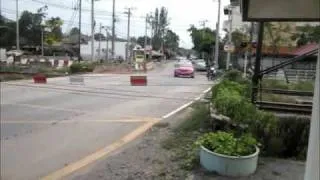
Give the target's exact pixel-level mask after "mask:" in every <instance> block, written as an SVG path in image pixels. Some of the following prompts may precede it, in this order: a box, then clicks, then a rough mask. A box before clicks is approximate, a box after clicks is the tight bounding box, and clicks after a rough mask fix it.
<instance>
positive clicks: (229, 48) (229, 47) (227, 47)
mask: <svg viewBox="0 0 320 180" xmlns="http://www.w3.org/2000/svg"><path fill="white" fill-rule="evenodd" d="M223 49H224V51H226V52H230V53H231V52H234V49H235V47H234V45H233V44H226V45H224V48H223Z"/></svg>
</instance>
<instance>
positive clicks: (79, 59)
mask: <svg viewBox="0 0 320 180" xmlns="http://www.w3.org/2000/svg"><path fill="white" fill-rule="evenodd" d="M81 8H82V0H79V37H78V48H79V54H78V61H79V62H80V61H81Z"/></svg>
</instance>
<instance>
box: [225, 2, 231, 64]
mask: <svg viewBox="0 0 320 180" xmlns="http://www.w3.org/2000/svg"><path fill="white" fill-rule="evenodd" d="M228 17H229V23H230V24H229V32H228V44H229V46H231V44H232V6H231V5H230V6H229V7H228ZM230 59H231V52H230V51H228V54H227V63H226V70H229V64H230Z"/></svg>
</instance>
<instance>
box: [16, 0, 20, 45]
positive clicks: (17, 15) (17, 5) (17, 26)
mask: <svg viewBox="0 0 320 180" xmlns="http://www.w3.org/2000/svg"><path fill="white" fill-rule="evenodd" d="M16 36H17V37H16V40H17V42H16V43H17V44H16V46H17V47H16V48H17V50H20V40H19V38H20V37H19V36H20V34H19V0H16Z"/></svg>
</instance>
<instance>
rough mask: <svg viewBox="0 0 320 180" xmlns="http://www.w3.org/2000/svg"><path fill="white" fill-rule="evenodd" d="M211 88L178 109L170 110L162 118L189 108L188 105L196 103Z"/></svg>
mask: <svg viewBox="0 0 320 180" xmlns="http://www.w3.org/2000/svg"><path fill="white" fill-rule="evenodd" d="M210 90H211V87H209V88H208V89H206V90H204V91H203V92H202V94H201V95H200V96H198V97H196V98H194V100H192V101H189V102H187V103H186V104H184V105H182V106H180V107H178V108H177V109H175V110H173V111H171V112H169V113H168V114H166V115H164V116H162V117H161V118H162V119H167V118H168V117H170V116H172V115H174V114H176V113H178V112H180V111H182V110H183V109H185V108H187V107H188V106H190V105H191V104H192V103H194V102H195V101H198V100H200V99H201V97H202V96H203V95H204V94H205V93H207V92H209V91H210Z"/></svg>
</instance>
